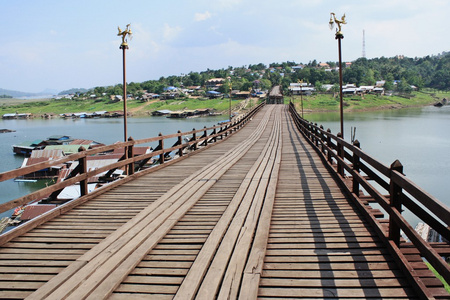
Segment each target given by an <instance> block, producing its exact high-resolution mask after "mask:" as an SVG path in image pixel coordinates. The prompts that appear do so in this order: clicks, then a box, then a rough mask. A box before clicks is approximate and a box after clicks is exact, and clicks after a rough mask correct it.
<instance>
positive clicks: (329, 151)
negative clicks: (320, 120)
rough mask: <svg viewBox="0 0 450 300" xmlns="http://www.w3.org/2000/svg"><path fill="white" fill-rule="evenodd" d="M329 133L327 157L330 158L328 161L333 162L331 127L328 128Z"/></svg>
mask: <svg viewBox="0 0 450 300" xmlns="http://www.w3.org/2000/svg"><path fill="white" fill-rule="evenodd" d="M327 133H328V134H327V146H328V152H327V158H328V162H329V163H330V164H331V163H332V162H333V157H332V156H331V150H332V147H331V136H330V134H331V129H330V128H328V129H327Z"/></svg>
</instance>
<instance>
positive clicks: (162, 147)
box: [158, 132, 164, 165]
mask: <svg viewBox="0 0 450 300" xmlns="http://www.w3.org/2000/svg"><path fill="white" fill-rule="evenodd" d="M158 136H162V133H161V132H160V133H159V134H158ZM159 149H160V150H161V151H163V152H162V153H161V155H160V156H159V164H161V165H162V164H163V163H164V140H163V139H160V140H159Z"/></svg>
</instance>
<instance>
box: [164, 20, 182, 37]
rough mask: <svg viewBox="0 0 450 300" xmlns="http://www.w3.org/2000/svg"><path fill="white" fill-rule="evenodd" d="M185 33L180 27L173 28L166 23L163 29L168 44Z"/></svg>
mask: <svg viewBox="0 0 450 300" xmlns="http://www.w3.org/2000/svg"><path fill="white" fill-rule="evenodd" d="M182 31H183V28H181V27H180V26H175V27H171V26H170V25H169V24H167V23H165V24H164V28H163V37H164V40H165V41H167V42H170V41H173V40H175V39H176V38H177V37H178V36H179V35H180V34H181V32H182Z"/></svg>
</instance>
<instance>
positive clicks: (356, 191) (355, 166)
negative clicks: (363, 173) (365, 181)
mask: <svg viewBox="0 0 450 300" xmlns="http://www.w3.org/2000/svg"><path fill="white" fill-rule="evenodd" d="M353 146H355V147H358V148H361V144H360V143H359V141H358V140H355V141H354V142H353ZM353 171H355V172H359V156H358V154H356V153H355V151H353ZM352 183H353V186H352V192H353V194H355V195H357V196H358V197H359V182H358V180H356V177H355V176H354V177H353V182H352Z"/></svg>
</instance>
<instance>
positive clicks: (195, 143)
mask: <svg viewBox="0 0 450 300" xmlns="http://www.w3.org/2000/svg"><path fill="white" fill-rule="evenodd" d="M192 130H193V131H195V128H192ZM192 139H193V140H194V145H193V146H194V151H195V150H197V133H196V132H194V133H193V134H192Z"/></svg>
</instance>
